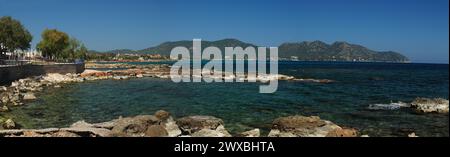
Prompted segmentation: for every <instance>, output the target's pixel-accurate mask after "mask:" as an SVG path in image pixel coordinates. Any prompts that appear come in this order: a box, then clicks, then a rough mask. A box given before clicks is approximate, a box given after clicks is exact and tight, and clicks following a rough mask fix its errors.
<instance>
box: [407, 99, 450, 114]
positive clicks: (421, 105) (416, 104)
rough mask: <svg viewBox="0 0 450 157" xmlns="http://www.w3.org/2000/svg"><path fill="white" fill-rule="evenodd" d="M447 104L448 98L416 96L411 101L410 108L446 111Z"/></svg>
mask: <svg viewBox="0 0 450 157" xmlns="http://www.w3.org/2000/svg"><path fill="white" fill-rule="evenodd" d="M448 105H449V102H448V100H446V99H442V98H434V99H428V98H416V99H415V100H414V101H413V102H412V103H411V107H412V108H414V109H415V110H416V111H418V112H422V113H431V112H434V113H448V108H449V107H448Z"/></svg>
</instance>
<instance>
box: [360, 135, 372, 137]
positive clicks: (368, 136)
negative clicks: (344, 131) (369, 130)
mask: <svg viewBox="0 0 450 157" xmlns="http://www.w3.org/2000/svg"><path fill="white" fill-rule="evenodd" d="M361 137H370V136H369V135H361Z"/></svg>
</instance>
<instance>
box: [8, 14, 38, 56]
mask: <svg viewBox="0 0 450 157" xmlns="http://www.w3.org/2000/svg"><path fill="white" fill-rule="evenodd" d="M32 39H33V37H32V36H31V34H30V32H28V30H27V29H25V27H24V26H23V25H22V24H21V23H20V22H19V21H17V20H15V19H13V18H11V17H10V16H3V17H1V18H0V58H1V56H2V55H5V53H6V52H14V51H15V50H17V49H20V50H26V49H28V48H30V42H31V40H32Z"/></svg>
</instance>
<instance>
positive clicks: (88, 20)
mask: <svg viewBox="0 0 450 157" xmlns="http://www.w3.org/2000/svg"><path fill="white" fill-rule="evenodd" d="M0 16H12V17H13V18H15V19H17V20H19V21H21V23H22V24H23V25H24V26H25V27H26V28H27V29H28V30H29V31H30V32H31V33H32V35H33V37H34V38H33V42H32V47H33V48H34V47H35V45H36V43H38V42H39V41H40V40H41V37H40V34H41V33H42V31H43V30H44V29H46V28H50V29H54V28H56V29H58V30H61V31H64V32H67V33H68V34H69V35H71V36H73V37H75V38H77V39H79V40H81V41H82V42H83V43H84V44H85V45H86V46H87V47H88V48H89V49H92V50H98V51H106V50H113V49H134V50H139V49H144V48H147V47H152V46H156V45H158V44H160V43H162V42H166V41H177V40H192V39H194V38H200V39H203V40H220V39H224V38H236V39H239V40H241V41H244V42H249V43H253V44H256V45H258V46H279V45H280V44H281V43H283V42H300V41H314V40H321V41H324V42H327V43H329V44H330V43H333V42H335V41H347V42H349V43H354V44H360V45H363V46H365V47H368V48H369V49H373V50H377V51H387V50H392V51H397V52H400V53H402V54H404V55H406V56H407V57H408V58H410V59H411V60H412V61H413V62H423V63H449V1H448V0H314V1H312V0H75V1H61V0H39V1H37V0H0Z"/></svg>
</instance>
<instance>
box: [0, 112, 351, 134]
mask: <svg viewBox="0 0 450 157" xmlns="http://www.w3.org/2000/svg"><path fill="white" fill-rule="evenodd" d="M3 127H4V128H5V129H6V130H0V137H231V136H232V135H231V134H230V133H229V132H228V131H227V129H226V128H225V125H224V123H223V120H221V119H219V118H217V117H213V116H187V117H182V118H180V119H178V120H176V121H175V120H174V119H173V117H172V116H171V115H170V113H169V112H167V111H163V110H160V111H157V112H156V113H155V114H154V115H139V116H134V117H125V118H122V117H120V118H118V119H114V120H111V121H108V122H103V123H87V122H85V121H78V122H76V123H73V124H72V125H71V126H70V127H67V128H48V129H14V128H15V123H14V122H13V121H12V120H11V119H8V120H6V122H5V123H3ZM236 136H238V137H260V136H261V133H260V130H259V129H258V128H255V129H253V130H249V131H245V132H242V133H239V134H237V135H236ZM268 136H269V137H357V136H358V131H357V130H355V129H351V128H342V127H340V126H338V125H336V124H334V123H332V122H330V121H326V120H322V119H320V118H319V117H315V116H312V117H304V116H299V115H297V116H289V117H281V118H278V119H275V120H274V122H273V126H272V130H271V131H270V133H269V135H268Z"/></svg>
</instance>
